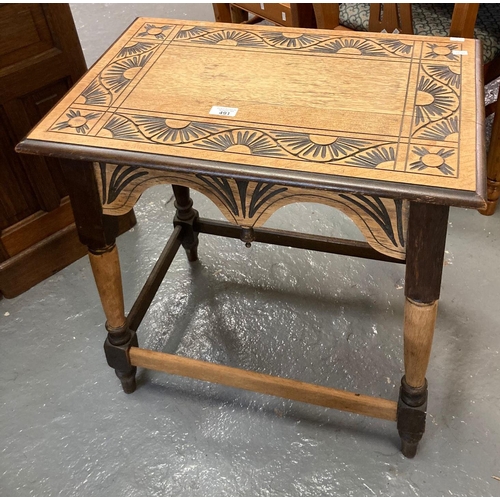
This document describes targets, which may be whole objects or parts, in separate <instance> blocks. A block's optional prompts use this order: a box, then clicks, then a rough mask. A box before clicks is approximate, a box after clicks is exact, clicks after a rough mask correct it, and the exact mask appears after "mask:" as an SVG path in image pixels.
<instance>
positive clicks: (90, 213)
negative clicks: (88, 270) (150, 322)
mask: <svg viewBox="0 0 500 500" xmlns="http://www.w3.org/2000/svg"><path fill="white" fill-rule="evenodd" d="M63 172H64V178H65V181H66V186H67V188H68V191H69V195H70V199H71V205H72V208H73V213H74V216H75V222H76V227H77V229H78V235H79V237H80V240H81V242H82V243H83V244H84V245H87V247H88V250H89V259H90V264H91V266H92V272H93V273H94V278H95V282H96V285H97V290H98V291H99V296H100V299H101V303H102V307H103V310H104V313H105V315H106V330H107V331H108V336H107V339H106V342H105V343H104V351H105V354H106V359H107V361H108V364H109V366H111V367H112V368H114V369H115V373H116V375H117V376H118V378H119V379H120V381H121V383H122V386H123V390H124V391H125V392H126V393H127V394H129V393H131V392H134V390H135V373H136V371H137V368H136V367H134V366H132V365H131V364H130V361H129V358H128V349H129V348H130V347H132V346H134V347H137V345H138V344H137V337H136V335H135V332H132V331H130V329H129V328H128V325H127V320H126V317H125V310H124V304H123V290H122V281H121V272H120V261H119V257H118V249H117V248H116V245H115V240H116V236H117V234H118V224H117V219H116V217H110V216H107V215H104V214H103V213H102V206H101V201H100V197H99V191H98V188H97V182H96V179H95V176H94V167H93V165H92V163H89V162H80V161H76V160H64V162H63Z"/></svg>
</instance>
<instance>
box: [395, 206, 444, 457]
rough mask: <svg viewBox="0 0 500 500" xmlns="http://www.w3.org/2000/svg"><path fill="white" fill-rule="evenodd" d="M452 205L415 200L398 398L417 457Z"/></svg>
mask: <svg viewBox="0 0 500 500" xmlns="http://www.w3.org/2000/svg"><path fill="white" fill-rule="evenodd" d="M448 212H449V207H446V206H441V205H428V204H423V203H414V202H412V203H411V205H410V219H409V224H408V238H407V249H406V281H405V295H406V303H405V323H404V352H405V375H404V377H403V379H402V380H401V389H400V393H399V401H398V432H399V435H400V437H401V445H402V452H403V454H404V455H405V456H406V457H408V458H413V457H414V456H415V454H416V452H417V446H418V443H419V441H420V439H422V435H423V433H424V430H425V416H426V409H427V380H426V378H425V373H426V371H427V365H428V363H429V356H430V352H431V344H432V337H433V334H434V324H435V320H436V313H437V301H438V299H439V292H440V288H441V276H442V270H443V257H444V248H445V242H446V231H447V229H448Z"/></svg>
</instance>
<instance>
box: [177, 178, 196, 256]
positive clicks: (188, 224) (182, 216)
mask: <svg viewBox="0 0 500 500" xmlns="http://www.w3.org/2000/svg"><path fill="white" fill-rule="evenodd" d="M172 189H173V190H174V196H175V208H176V209H177V212H176V214H175V217H174V226H178V225H180V226H182V246H183V247H184V249H185V250H186V254H187V258H188V260H189V262H194V261H196V260H198V233H197V232H196V231H195V230H194V224H195V223H196V221H197V220H198V212H197V211H196V210H195V209H194V208H193V200H192V199H191V198H190V196H189V188H187V187H184V186H176V185H172Z"/></svg>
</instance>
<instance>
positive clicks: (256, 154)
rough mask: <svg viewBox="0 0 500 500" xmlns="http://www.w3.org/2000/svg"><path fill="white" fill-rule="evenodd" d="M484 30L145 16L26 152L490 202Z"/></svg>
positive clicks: (452, 201) (470, 203) (442, 200)
mask: <svg viewBox="0 0 500 500" xmlns="http://www.w3.org/2000/svg"><path fill="white" fill-rule="evenodd" d="M481 61H482V58H481V48H480V44H479V42H478V41H476V40H464V39H456V38H437V37H422V36H409V35H392V34H382V33H358V32H343V31H342V32H340V31H339V32H336V31H328V30H311V29H303V28H294V29H293V28H282V27H269V26H250V25H234V24H222V23H209V22H194V21H184V20H172V19H149V18H139V19H137V20H136V21H135V22H134V23H133V24H132V25H131V26H130V27H129V28H128V29H127V30H126V32H125V33H124V34H123V35H122V36H121V37H120V38H119V39H118V41H117V42H116V43H114V44H113V46H112V47H111V48H110V49H109V50H108V51H107V52H106V53H105V54H104V55H103V56H102V57H101V59H100V60H99V61H98V62H97V63H96V64H95V65H94V66H93V67H92V68H91V69H90V70H89V71H88V73H86V75H85V76H84V77H83V78H82V79H81V80H80V81H79V82H78V83H77V84H76V85H75V86H74V87H73V88H72V89H71V90H70V91H69V92H68V94H67V95H66V96H65V97H64V98H63V99H62V100H61V101H60V102H59V103H58V104H57V105H56V106H55V107H54V108H53V109H52V111H51V112H50V113H49V114H48V115H47V116H46V117H45V118H44V119H43V120H42V121H41V122H40V123H39V124H38V125H37V126H36V127H35V128H34V129H33V130H32V131H31V132H30V133H29V135H28V136H27V138H26V139H25V140H24V141H23V142H22V143H21V144H20V145H18V148H17V150H18V151H20V152H28V153H36V154H49V155H54V156H61V157H68V158H80V159H85V160H93V161H116V162H120V163H125V164H130V165H148V166H155V167H157V168H159V169H164V170H176V171H182V172H215V173H216V174H219V175H224V174H226V175H227V174H234V173H235V172H237V173H238V174H239V175H244V176H247V177H248V178H260V177H265V178H267V179H274V180H278V181H280V182H281V183H288V184H291V185H293V184H294V183H300V184H301V185H309V186H312V187H318V188H321V189H337V190H343V189H347V188H349V189H350V190H351V191H353V190H354V191H356V192H358V193H363V194H374V193H375V194H377V195H380V196H387V197H392V198H406V199H410V200H418V201H426V202H429V203H437V204H447V205H456V206H465V207H482V206H484V198H485V192H486V187H485V182H486V181H485V174H484V170H485V162H484V132H483V127H484V111H483V108H484V106H483V87H482V85H483V82H482V76H481V74H482V68H481V65H482V63H481Z"/></svg>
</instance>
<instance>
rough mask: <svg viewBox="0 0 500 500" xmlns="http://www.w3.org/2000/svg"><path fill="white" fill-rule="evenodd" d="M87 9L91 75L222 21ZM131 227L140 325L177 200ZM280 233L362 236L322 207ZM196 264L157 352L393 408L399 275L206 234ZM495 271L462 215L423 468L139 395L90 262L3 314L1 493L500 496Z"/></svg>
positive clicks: (198, 403)
mask: <svg viewBox="0 0 500 500" xmlns="http://www.w3.org/2000/svg"><path fill="white" fill-rule="evenodd" d="M72 9H73V12H74V16H75V21H76V24H77V27H78V30H79V34H80V36H81V40H82V44H83V47H84V51H85V55H86V57H87V60H88V62H89V64H91V63H93V62H94V61H95V60H96V59H97V57H98V56H99V55H100V54H101V53H102V52H103V51H104V50H105V49H106V48H107V46H108V45H109V44H110V43H111V42H112V41H113V40H114V39H115V38H116V37H117V36H118V35H119V34H120V33H121V31H122V30H123V29H124V28H126V26H127V25H128V24H129V23H130V22H131V21H132V20H133V18H135V17H136V16H162V17H172V18H186V19H187V18H191V19H206V20H212V18H213V16H212V10H211V6H210V4H204V5H196V4H185V5H181V4H165V5H160V4H158V5H148V4H137V5H133V4H128V5H118V4H115V5H113V4H101V5H85V4H78V5H77V4H75V5H73V6H72ZM193 198H194V201H195V204H196V207H197V208H198V210H199V211H200V212H201V213H202V214H203V215H204V216H206V217H212V218H219V219H221V215H220V213H219V212H218V210H217V208H216V207H215V206H214V205H213V204H212V203H211V202H210V201H209V200H207V199H206V198H204V197H203V196H201V195H198V193H193ZM136 214H137V219H138V224H137V226H136V228H134V229H133V230H132V231H130V232H128V233H127V234H125V235H123V236H121V237H120V238H119V240H118V245H119V249H120V255H121V261H122V267H123V278H124V288H125V300H126V307H127V308H129V307H130V306H131V304H132V302H133V300H134V299H135V297H136V295H137V293H138V291H139V290H140V287H141V286H142V284H143V283H144V281H145V279H146V277H147V274H148V272H149V269H150V267H151V266H152V265H153V263H154V260H155V258H156V257H157V256H158V254H159V252H160V251H161V248H162V246H163V244H164V242H165V241H166V238H167V237H168V235H169V232H170V230H171V220H172V217H173V215H174V207H173V203H172V194H171V190H170V187H168V186H158V187H155V188H152V189H150V190H149V191H147V192H146V193H145V194H144V195H143V197H142V198H141V200H140V201H139V203H138V204H137V206H136ZM267 225H268V226H273V227H278V228H283V229H289V230H302V229H303V228H304V226H306V227H307V228H308V230H309V231H311V232H315V233H318V234H323V235H332V236H341V237H347V238H358V237H360V234H359V232H358V230H357V229H356V228H355V227H354V225H353V224H352V222H351V221H349V220H348V219H347V218H346V217H344V216H343V215H342V214H340V213H338V212H336V211H335V210H334V209H331V208H328V207H324V206H320V205H314V204H304V205H294V206H289V207H285V208H283V209H281V210H280V211H278V212H277V213H275V214H274V215H273V216H272V217H271V219H270V221H269V222H268V224H267ZM199 254H200V261H199V262H198V263H196V264H194V265H189V264H188V262H187V260H186V259H185V256H184V255H183V254H182V253H179V254H178V256H177V257H176V258H175V260H174V262H173V265H172V268H171V270H170V271H169V273H168V274H167V277H166V279H165V281H164V283H163V284H162V286H161V288H160V290H159V292H158V295H157V297H156V298H155V300H154V302H153V305H152V307H151V309H150V312H149V313H148V315H147V316H146V318H145V319H144V322H143V324H142V325H141V328H140V330H139V341H140V344H141V345H142V346H143V347H146V348H150V349H156V350H163V351H165V352H177V353H179V354H182V355H185V356H191V357H194V358H198V359H204V360H210V361H216V362H219V363H224V364H228V365H232V366H239V367H242V368H247V369H253V370H257V371H262V372H264V373H271V374H275V375H282V376H288V377H294V378H299V379H302V380H305V381H308V382H313V383H318V384H322V385H328V386H332V387H339V388H345V389H347V390H355V391H359V392H363V393H366V394H372V395H376V396H382V397H387V398H391V399H396V398H397V392H398V384H399V379H400V377H401V375H402V366H403V363H402V355H403V352H402V331H401V326H402V314H403V290H402V287H403V278H404V269H403V267H402V266H398V265H395V264H388V263H380V262H372V261H365V260H357V259H353V258H349V257H340V256H331V255H324V254H320V253H314V252H308V251H301V250H296V249H288V248H272V247H269V246H266V245H261V244H254V245H252V247H251V248H250V249H246V248H245V247H244V245H243V244H242V243H241V242H237V241H233V240H227V239H223V238H217V237H212V236H205V235H204V236H202V237H201V240H200V247H199ZM499 271H500V212H498V213H497V214H496V215H494V216H492V217H483V216H481V215H479V214H478V213H477V212H476V211H474V210H458V209H452V210H451V216H450V222H449V233H448V241H447V247H446V265H445V267H444V277H443V287H442V299H441V301H440V306H439V317H438V321H437V325H436V335H435V340H434V347H433V353H432V356H431V362H430V367H429V371H428V380H429V386H430V398H429V408H428V411H429V415H428V424H427V431H426V434H425V436H424V439H423V441H422V443H421V445H420V448H419V452H418V454H417V456H416V458H415V459H413V460H408V459H406V458H404V457H403V456H402V455H401V454H400V452H399V450H398V446H399V440H398V436H397V431H396V426H395V424H393V423H391V422H385V421H378V420H374V419H369V418H366V417H361V416H356V415H350V414H347V413H341V412H337V411H334V410H328V409H323V408H319V407H314V406H309V405H305V404H300V403H295V402H290V401H286V400H281V399H278V398H273V397H269V396H263V395H258V394H253V393H249V392H245V391H238V390H234V389H229V388H225V387H222V386H217V385H211V384H208V383H203V382H198V381H194V380H190V379H184V378H180V377H175V376H170V375H166V374H161V373H158V372H149V371H145V370H139V373H138V382H139V388H138V390H137V391H136V392H135V393H134V394H132V395H125V394H124V393H123V392H122V391H121V389H120V387H119V382H118V380H117V379H116V378H115V376H114V374H113V372H112V370H111V369H109V368H108V367H107V365H106V362H105V360H104V355H103V351H102V343H103V340H104V333H103V332H104V316H103V313H102V311H101V309H100V306H99V302H98V295H97V291H96V289H95V285H94V282H93V278H92V274H91V271H90V266H89V263H88V260H87V258H83V259H81V260H79V261H77V262H75V263H74V264H72V265H71V266H69V267H67V268H66V269H64V270H63V271H62V272H60V273H57V274H56V275H54V276H53V277H52V278H50V279H48V280H46V281H45V282H43V283H41V284H39V285H38V286H36V287H34V288H32V289H31V290H29V291H28V292H26V293H25V294H23V295H22V296H20V297H18V298H16V299H12V300H3V301H1V302H0V325H1V337H0V346H1V353H2V357H1V363H0V387H1V390H0V420H1V422H2V425H1V427H0V451H1V453H0V494H2V495H3V496H9V495H13V496H18V495H19V496H33V495H37V496H44V495H50V496H56V495H58V496H73V495H79V496H83V495H87V496H98V495H100V496H132V495H133V496H157V495H158V496H159V495H171V496H173V495H176V496H202V495H205V496H248V495H252V496H260V495H262V496H264V495H265V496H326V495H328V496H348V495H349V496H351V495H355V496H374V495H380V496H389V495H391V496H393V495H398V496H399V495H411V496H451V495H457V496H500V481H498V480H496V479H495V478H494V477H493V476H500V455H499V444H500V427H499V414H500V398H499V395H498V394H499V393H498V387H499V386H500V370H499V368H498V367H499V359H500V355H499V351H500V335H499V334H498V332H499V324H500V307H499V284H498V282H499V279H498V277H499Z"/></svg>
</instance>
